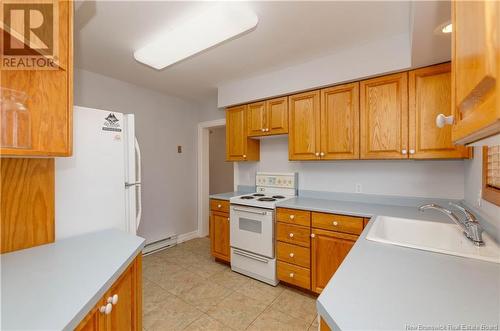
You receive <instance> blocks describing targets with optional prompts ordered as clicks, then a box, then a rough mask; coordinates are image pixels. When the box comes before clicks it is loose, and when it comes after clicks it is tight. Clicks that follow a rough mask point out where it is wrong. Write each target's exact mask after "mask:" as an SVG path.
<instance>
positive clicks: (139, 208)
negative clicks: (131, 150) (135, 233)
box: [134, 138, 142, 230]
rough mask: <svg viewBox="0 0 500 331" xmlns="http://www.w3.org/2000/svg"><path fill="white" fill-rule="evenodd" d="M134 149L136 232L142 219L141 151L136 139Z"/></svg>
mask: <svg viewBox="0 0 500 331" xmlns="http://www.w3.org/2000/svg"><path fill="white" fill-rule="evenodd" d="M134 147H135V156H136V159H135V160H136V162H137V166H136V169H135V171H136V172H137V173H136V176H135V178H136V180H137V182H136V183H135V189H136V191H137V194H136V199H137V215H136V218H135V224H136V230H137V229H139V224H140V223H141V217H142V200H141V149H140V148H139V142H138V141H137V138H135V141H134Z"/></svg>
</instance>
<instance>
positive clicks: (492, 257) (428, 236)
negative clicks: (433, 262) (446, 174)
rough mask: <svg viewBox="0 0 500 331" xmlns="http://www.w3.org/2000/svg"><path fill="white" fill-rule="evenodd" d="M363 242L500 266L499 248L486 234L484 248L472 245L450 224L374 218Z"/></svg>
mask: <svg viewBox="0 0 500 331" xmlns="http://www.w3.org/2000/svg"><path fill="white" fill-rule="evenodd" d="M366 239H367V240H371V241H376V242H381V243H386V244H392V245H397V246H403V247H409V248H414V249H419V250H425V251H430V252H435V253H442V254H448V255H455V256H461V257H465V258H471V259H476V260H482V261H488V262H493V263H500V247H499V245H498V244H497V243H496V242H495V241H494V240H493V239H492V238H491V237H490V236H489V235H488V234H486V233H483V241H484V246H481V247H478V246H475V245H474V244H473V243H472V242H471V241H470V240H468V239H467V238H466V237H465V236H464V235H463V233H462V230H461V229H460V228H459V227H458V226H457V225H456V224H453V223H439V222H430V221H423V220H413V219H406V218H398V217H388V216H377V217H376V218H375V220H374V222H373V224H372V226H371V228H370V230H369V232H368V234H367V236H366Z"/></svg>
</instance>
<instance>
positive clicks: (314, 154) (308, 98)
mask: <svg viewBox="0 0 500 331" xmlns="http://www.w3.org/2000/svg"><path fill="white" fill-rule="evenodd" d="M319 100H320V92H319V91H311V92H305V93H300V94H295V95H292V96H290V97H288V109H289V112H288V124H289V136H288V156H289V159H290V160H317V159H319V152H320V104H319Z"/></svg>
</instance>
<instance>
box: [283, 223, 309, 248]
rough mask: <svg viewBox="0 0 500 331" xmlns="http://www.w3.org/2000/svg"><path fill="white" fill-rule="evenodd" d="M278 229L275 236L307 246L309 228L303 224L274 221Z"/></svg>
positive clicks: (291, 242)
mask: <svg viewBox="0 0 500 331" xmlns="http://www.w3.org/2000/svg"><path fill="white" fill-rule="evenodd" d="M276 227H277V229H278V231H277V233H278V234H277V236H276V238H277V239H278V240H279V241H284V242H287V243H290V244H295V245H300V246H304V247H309V246H310V242H311V229H310V228H306V227H305V226H298V225H291V224H285V223H279V222H278V223H276Z"/></svg>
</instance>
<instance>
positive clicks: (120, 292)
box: [75, 254, 142, 331]
mask: <svg viewBox="0 0 500 331" xmlns="http://www.w3.org/2000/svg"><path fill="white" fill-rule="evenodd" d="M113 301H114V302H113ZM109 305H111V306H110V307H111V309H110V310H109ZM106 306H108V313H106ZM75 330H78V331H103V330H106V331H107V330H116V331H118V330H119V331H122V330H124V331H127V330H130V331H135V330H138V331H140V330H142V255H141V254H139V255H138V256H137V257H136V258H135V260H134V261H133V262H132V263H131V264H130V265H129V266H128V267H127V269H126V270H125V271H124V272H123V273H122V274H121V275H120V277H119V278H118V280H117V281H116V282H115V283H114V284H113V286H111V289H110V290H109V291H108V292H107V293H106V294H105V295H104V296H103V297H102V298H101V299H100V300H99V302H98V303H97V304H96V305H95V306H94V307H93V308H92V310H91V311H90V312H89V313H88V314H87V316H86V317H85V318H84V319H83V320H82V321H81V322H80V324H79V325H78V326H77V327H76V329H75Z"/></svg>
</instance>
